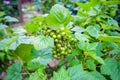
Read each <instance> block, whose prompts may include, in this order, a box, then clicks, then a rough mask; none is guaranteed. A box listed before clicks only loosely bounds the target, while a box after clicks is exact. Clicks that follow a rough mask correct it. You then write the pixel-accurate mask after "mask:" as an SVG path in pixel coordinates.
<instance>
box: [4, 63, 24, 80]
mask: <svg viewBox="0 0 120 80" xmlns="http://www.w3.org/2000/svg"><path fill="white" fill-rule="evenodd" d="M20 72H21V64H20V63H14V64H12V65H11V66H10V67H8V69H7V76H6V77H5V80H22V76H21V74H20Z"/></svg>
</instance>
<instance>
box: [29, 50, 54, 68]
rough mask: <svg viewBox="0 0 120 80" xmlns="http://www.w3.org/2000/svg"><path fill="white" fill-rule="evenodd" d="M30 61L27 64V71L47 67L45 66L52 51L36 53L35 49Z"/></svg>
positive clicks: (50, 57)
mask: <svg viewBox="0 0 120 80" xmlns="http://www.w3.org/2000/svg"><path fill="white" fill-rule="evenodd" d="M31 52H32V54H31V56H32V58H33V59H32V60H31V61H29V63H28V68H29V69H38V68H40V67H41V68H42V67H43V68H44V67H45V66H47V64H48V63H49V62H50V60H51V59H52V49H50V48H46V49H43V50H40V51H36V50H35V49H32V51H31Z"/></svg>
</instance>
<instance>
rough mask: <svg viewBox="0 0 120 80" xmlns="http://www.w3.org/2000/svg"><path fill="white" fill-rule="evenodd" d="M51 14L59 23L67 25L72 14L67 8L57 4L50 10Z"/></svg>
mask: <svg viewBox="0 0 120 80" xmlns="http://www.w3.org/2000/svg"><path fill="white" fill-rule="evenodd" d="M50 14H51V15H52V16H53V18H54V19H56V20H57V21H58V22H59V23H61V24H62V23H66V22H68V21H67V20H69V18H70V12H69V11H68V9H66V8H65V7H63V6H61V5H59V4H56V5H54V6H53V7H52V9H51V10H50Z"/></svg>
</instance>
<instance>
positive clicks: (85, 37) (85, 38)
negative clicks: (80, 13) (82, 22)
mask: <svg viewBox="0 0 120 80" xmlns="http://www.w3.org/2000/svg"><path fill="white" fill-rule="evenodd" d="M75 37H76V38H77V39H78V40H79V41H89V40H88V38H89V36H88V35H85V34H81V33H78V32H76V33H75Z"/></svg>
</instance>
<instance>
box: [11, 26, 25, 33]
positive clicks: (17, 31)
mask: <svg viewBox="0 0 120 80" xmlns="http://www.w3.org/2000/svg"><path fill="white" fill-rule="evenodd" d="M12 31H13V34H15V35H24V34H25V33H26V32H27V31H26V30H25V29H24V28H23V27H22V26H21V27H20V26H19V27H17V28H13V29H12Z"/></svg>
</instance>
